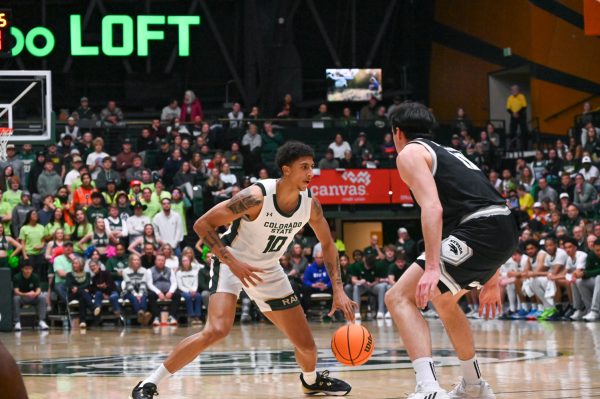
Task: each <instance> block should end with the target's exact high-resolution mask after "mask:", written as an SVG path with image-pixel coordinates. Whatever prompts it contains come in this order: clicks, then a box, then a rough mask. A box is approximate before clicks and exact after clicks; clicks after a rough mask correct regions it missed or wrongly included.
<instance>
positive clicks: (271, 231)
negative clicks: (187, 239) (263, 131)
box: [221, 179, 312, 269]
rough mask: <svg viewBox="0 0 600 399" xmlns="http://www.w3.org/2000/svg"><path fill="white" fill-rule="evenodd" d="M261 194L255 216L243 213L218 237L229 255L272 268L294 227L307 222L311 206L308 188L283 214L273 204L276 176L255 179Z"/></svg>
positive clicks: (283, 249)
mask: <svg viewBox="0 0 600 399" xmlns="http://www.w3.org/2000/svg"><path fill="white" fill-rule="evenodd" d="M256 185H257V186H259V187H260V188H261V189H262V191H263V195H264V200H263V205H262V209H261V210H260V213H259V215H258V217H257V218H256V219H255V220H249V219H248V218H247V217H246V216H243V217H241V218H240V219H237V220H235V221H234V222H233V223H232V225H231V227H230V228H229V230H228V231H227V232H226V233H225V234H223V236H222V237H221V240H222V241H223V242H224V243H225V244H226V245H227V246H228V247H229V250H230V252H231V254H232V255H233V256H235V257H236V258H237V259H239V260H240V261H242V262H246V263H248V264H249V265H251V266H255V267H260V268H265V269H266V268H274V267H280V266H279V258H280V257H281V256H282V255H283V254H284V253H285V251H286V250H287V248H288V246H289V245H290V243H291V242H292V240H293V238H294V236H295V235H296V233H298V231H299V230H300V229H301V228H302V227H303V226H304V225H305V224H306V223H308V220H309V219H310V211H311V206H312V198H311V197H310V191H309V190H305V191H302V192H301V193H300V195H299V197H298V206H297V207H296V209H295V210H294V211H293V212H292V213H291V214H289V215H288V214H285V213H284V212H283V211H281V210H280V209H279V207H278V206H277V197H276V196H275V192H276V190H277V180H276V179H266V180H261V181H259V182H257V183H256Z"/></svg>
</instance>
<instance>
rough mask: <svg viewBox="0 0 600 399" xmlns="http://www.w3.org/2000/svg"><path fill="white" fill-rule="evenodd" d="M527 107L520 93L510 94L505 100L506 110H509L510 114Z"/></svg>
mask: <svg viewBox="0 0 600 399" xmlns="http://www.w3.org/2000/svg"><path fill="white" fill-rule="evenodd" d="M526 107H527V100H526V99H525V96H524V95H523V94H521V93H518V94H516V95H513V94H511V95H510V96H508V100H506V109H508V110H510V112H519V111H521V110H522V109H523V108H526Z"/></svg>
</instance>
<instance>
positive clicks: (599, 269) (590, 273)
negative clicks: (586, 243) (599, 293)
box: [583, 245, 600, 279]
mask: <svg viewBox="0 0 600 399" xmlns="http://www.w3.org/2000/svg"><path fill="white" fill-rule="evenodd" d="M594 246H596V245H594ZM598 275H600V257H598V255H596V254H595V253H594V251H592V252H590V253H589V254H588V257H587V259H586V261H585V269H584V270H583V278H584V279H588V278H592V277H596V276H598Z"/></svg>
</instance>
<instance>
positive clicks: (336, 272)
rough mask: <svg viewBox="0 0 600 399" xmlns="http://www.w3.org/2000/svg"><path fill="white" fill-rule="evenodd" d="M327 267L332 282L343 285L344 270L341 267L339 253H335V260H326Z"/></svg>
mask: <svg viewBox="0 0 600 399" xmlns="http://www.w3.org/2000/svg"><path fill="white" fill-rule="evenodd" d="M325 268H326V269H327V274H329V278H330V279H331V282H332V283H333V284H334V285H342V270H341V267H340V257H339V255H338V254H337V253H336V254H335V262H327V261H325Z"/></svg>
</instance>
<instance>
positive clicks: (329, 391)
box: [300, 370, 352, 396]
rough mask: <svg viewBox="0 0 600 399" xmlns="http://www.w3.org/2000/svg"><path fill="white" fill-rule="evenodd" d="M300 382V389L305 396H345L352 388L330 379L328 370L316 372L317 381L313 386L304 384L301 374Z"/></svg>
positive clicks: (340, 381) (335, 379) (342, 382)
mask: <svg viewBox="0 0 600 399" xmlns="http://www.w3.org/2000/svg"><path fill="white" fill-rule="evenodd" d="M300 381H302V389H303V390H304V393H305V394H306V395H319V394H323V395H328V396H345V395H348V393H350V390H351V389H352V387H351V386H350V385H348V384H347V383H345V382H344V381H342V380H338V379H337V378H331V377H330V376H329V371H328V370H323V372H321V373H318V372H317V381H315V383H314V384H312V385H308V384H307V383H306V382H304V378H303V377H302V374H300Z"/></svg>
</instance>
